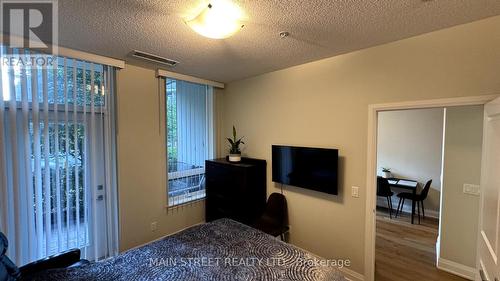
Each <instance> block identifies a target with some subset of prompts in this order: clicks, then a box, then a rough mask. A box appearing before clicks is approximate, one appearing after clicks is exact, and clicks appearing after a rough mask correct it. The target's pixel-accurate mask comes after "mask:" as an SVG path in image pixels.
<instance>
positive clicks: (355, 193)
mask: <svg viewBox="0 0 500 281" xmlns="http://www.w3.org/2000/svg"><path fill="white" fill-rule="evenodd" d="M352 197H354V198H359V187H357V186H353V187H352Z"/></svg>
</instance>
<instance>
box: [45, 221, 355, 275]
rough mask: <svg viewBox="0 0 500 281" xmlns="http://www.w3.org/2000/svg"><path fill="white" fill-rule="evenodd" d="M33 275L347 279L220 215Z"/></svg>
mask: <svg viewBox="0 0 500 281" xmlns="http://www.w3.org/2000/svg"><path fill="white" fill-rule="evenodd" d="M35 280H44V281H46V280H113V281H115V280H126V281H132V280H176V281H177V280H181V281H191V280H193V281H199V280H210V281H226V280H227V281H229V280H231V281H232V280H256V281H257V280H258V281H264V280H300V281H303V280H305V281H308V280H317V281H323V280H325V281H326V280H332V281H337V280H339V281H340V280H346V279H345V278H344V277H343V276H342V274H341V273H340V272H339V271H338V269H337V268H335V267H334V266H332V265H325V264H322V263H321V260H319V259H318V258H317V257H315V256H314V255H312V254H310V253H308V252H306V251H304V250H301V249H299V248H297V247H294V246H292V245H290V244H286V243H284V242H281V241H279V240H277V239H275V238H274V237H271V236H269V235H267V234H265V233H263V232H261V231H258V230H255V229H253V228H251V227H248V226H246V225H243V224H241V223H238V222H235V221H232V220H229V219H221V220H217V221H214V222H211V223H205V224H201V225H196V226H193V227H191V228H188V229H186V230H183V231H181V232H179V233H176V234H173V235H171V236H168V237H165V238H163V239H162V240H158V241H155V242H152V243H150V244H148V245H145V246H142V247H140V248H136V249H132V250H129V251H127V252H125V253H123V254H121V255H119V256H116V257H112V258H109V259H106V260H103V261H99V262H95V263H91V264H89V265H85V266H82V267H77V268H68V269H57V270H50V271H47V272H46V273H45V274H43V275H42V276H38V277H37V278H36V279H35Z"/></svg>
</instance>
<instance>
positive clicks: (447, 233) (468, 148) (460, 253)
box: [440, 106, 483, 267]
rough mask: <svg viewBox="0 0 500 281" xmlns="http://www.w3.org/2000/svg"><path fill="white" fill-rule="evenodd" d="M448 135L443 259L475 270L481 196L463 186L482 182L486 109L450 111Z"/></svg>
mask: <svg viewBox="0 0 500 281" xmlns="http://www.w3.org/2000/svg"><path fill="white" fill-rule="evenodd" d="M445 132H446V133H445V148H444V164H443V192H442V196H443V203H442V204H443V209H442V214H441V222H442V224H441V243H440V256H441V258H444V259H447V260H450V261H454V262H456V263H459V264H463V265H466V266H470V267H475V264H476V242H477V231H478V218H479V196H475V195H470V194H465V193H463V185H464V184H465V183H468V184H477V185H478V184H479V182H480V179H481V147H482V141H483V106H466V107H454V108H453V107H451V108H447V109H446V126H445Z"/></svg>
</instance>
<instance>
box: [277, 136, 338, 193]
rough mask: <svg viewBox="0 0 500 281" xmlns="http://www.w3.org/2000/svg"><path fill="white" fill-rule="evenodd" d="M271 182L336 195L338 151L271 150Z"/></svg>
mask: <svg viewBox="0 0 500 281" xmlns="http://www.w3.org/2000/svg"><path fill="white" fill-rule="evenodd" d="M272 154H273V155H272V166H273V181H274V182H277V183H282V184H286V185H292V186H297V187H302V188H306V189H311V190H316V191H320V192H325V193H329V194H335V195H337V194H338V188H337V180H338V172H337V169H338V158H339V151H338V149H328V148H312V147H296V146H282V145H273V146H272Z"/></svg>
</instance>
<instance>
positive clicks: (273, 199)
mask: <svg viewBox="0 0 500 281" xmlns="http://www.w3.org/2000/svg"><path fill="white" fill-rule="evenodd" d="M287 221H288V209H287V203H286V198H285V196H284V195H283V194H281V193H276V192H275V193H272V194H271V195H270V196H269V198H268V199H267V203H266V209H265V211H264V213H263V214H262V216H261V217H260V218H259V219H257V221H256V222H255V223H254V224H253V225H252V226H253V227H254V228H256V229H259V230H261V231H263V232H265V233H267V234H270V235H272V236H274V237H277V236H279V237H280V238H281V241H285V233H287V232H288V231H289V229H290V228H289V227H288V225H287Z"/></svg>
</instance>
